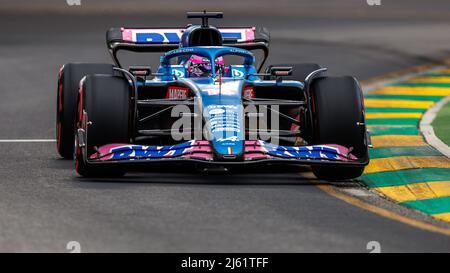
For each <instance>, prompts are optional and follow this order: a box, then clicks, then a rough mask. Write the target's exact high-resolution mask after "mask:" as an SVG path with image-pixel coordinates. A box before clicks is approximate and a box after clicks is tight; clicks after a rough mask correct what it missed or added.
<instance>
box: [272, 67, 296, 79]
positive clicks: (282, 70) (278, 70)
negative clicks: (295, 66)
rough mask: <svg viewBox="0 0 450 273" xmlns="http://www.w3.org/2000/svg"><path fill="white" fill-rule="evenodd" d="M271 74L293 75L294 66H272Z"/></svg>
mask: <svg viewBox="0 0 450 273" xmlns="http://www.w3.org/2000/svg"><path fill="white" fill-rule="evenodd" d="M270 75H272V76H275V77H286V76H291V75H292V67H290V66H272V67H271V68H270Z"/></svg>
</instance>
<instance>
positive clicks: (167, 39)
mask: <svg viewBox="0 0 450 273" xmlns="http://www.w3.org/2000/svg"><path fill="white" fill-rule="evenodd" d="M184 31H185V28H125V27H121V28H111V29H109V30H108V32H107V33H106V44H107V46H108V50H109V51H110V53H111V55H112V58H113V60H114V62H115V63H116V65H117V66H119V67H121V65H120V62H119V61H118V59H117V52H118V51H119V50H127V51H132V52H167V51H170V50H173V49H177V48H179V44H180V41H181V35H182V34H183V32H184ZM219 31H220V32H221V34H222V37H223V45H226V46H232V47H238V48H243V49H247V50H262V51H263V53H264V58H263V60H262V62H261V63H260V65H259V68H258V70H260V68H262V66H263V65H264V62H265V60H266V59H267V56H268V54H269V34H268V32H267V30H266V29H256V28H255V27H222V28H219Z"/></svg>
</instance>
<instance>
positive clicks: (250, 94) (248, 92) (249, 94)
mask: <svg viewBox="0 0 450 273" xmlns="http://www.w3.org/2000/svg"><path fill="white" fill-rule="evenodd" d="M242 96H243V97H244V98H246V99H253V98H255V89H254V88H253V87H252V86H247V87H245V88H244V91H243V92H242Z"/></svg>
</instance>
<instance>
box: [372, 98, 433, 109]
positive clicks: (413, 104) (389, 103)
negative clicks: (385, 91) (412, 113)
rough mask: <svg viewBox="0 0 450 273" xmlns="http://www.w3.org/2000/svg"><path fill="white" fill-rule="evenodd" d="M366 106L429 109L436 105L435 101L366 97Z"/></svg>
mask: <svg viewBox="0 0 450 273" xmlns="http://www.w3.org/2000/svg"><path fill="white" fill-rule="evenodd" d="M364 103H365V105H366V107H386V108H421V109H428V108H430V107H431V106H433V105H434V102H433V101H416V100H383V99H365V100H364Z"/></svg>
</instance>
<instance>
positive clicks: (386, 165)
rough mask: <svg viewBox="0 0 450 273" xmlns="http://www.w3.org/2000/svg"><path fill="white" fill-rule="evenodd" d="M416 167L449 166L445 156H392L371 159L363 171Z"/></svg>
mask: <svg viewBox="0 0 450 273" xmlns="http://www.w3.org/2000/svg"><path fill="white" fill-rule="evenodd" d="M418 168H450V159H449V158H447V157H446V156H394V157H388V158H375V159H371V160H370V163H369V165H368V166H367V167H366V169H365V171H364V172H365V173H378V172H388V171H396V170H406V169H418Z"/></svg>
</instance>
